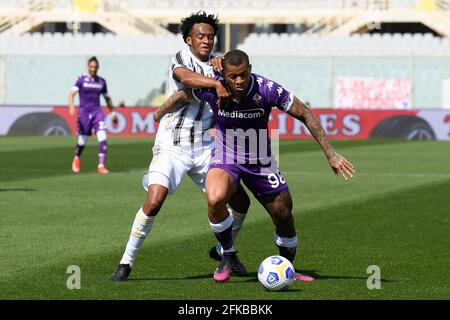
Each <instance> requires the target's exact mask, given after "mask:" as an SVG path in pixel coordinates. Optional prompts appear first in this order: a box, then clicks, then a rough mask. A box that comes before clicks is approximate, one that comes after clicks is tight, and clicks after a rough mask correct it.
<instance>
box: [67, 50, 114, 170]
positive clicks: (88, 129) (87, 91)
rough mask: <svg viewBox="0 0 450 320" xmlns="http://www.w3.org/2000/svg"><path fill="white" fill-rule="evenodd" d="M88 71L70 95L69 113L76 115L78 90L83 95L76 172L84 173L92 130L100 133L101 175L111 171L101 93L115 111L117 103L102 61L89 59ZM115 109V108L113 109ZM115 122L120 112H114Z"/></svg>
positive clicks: (79, 113) (73, 164)
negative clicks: (101, 68)
mask: <svg viewBox="0 0 450 320" xmlns="http://www.w3.org/2000/svg"><path fill="white" fill-rule="evenodd" d="M87 65H88V74H83V75H80V76H79V77H78V78H77V81H76V82H75V84H74V85H73V87H72V89H71V90H70V94H69V108H70V109H69V113H70V115H71V116H74V115H75V103H74V97H75V95H76V94H77V93H78V94H79V97H80V107H79V112H78V120H77V135H78V140H77V146H76V149H75V156H74V157H73V161H72V171H73V172H74V173H78V172H80V167H81V161H80V157H81V153H82V152H83V149H84V147H85V146H86V143H87V141H88V138H89V136H90V135H91V133H92V132H94V133H95V134H96V135H97V140H98V167H97V171H98V173H101V174H106V173H108V172H109V171H108V169H107V168H106V167H105V162H106V153H107V152H108V145H107V142H106V126H105V122H104V120H105V116H104V114H103V110H102V107H101V105H100V96H101V95H102V96H103V97H104V98H105V101H106V105H107V107H108V109H109V110H110V111H113V103H112V100H111V97H110V96H109V94H108V88H107V85H106V80H105V79H103V78H101V77H99V76H98V75H97V71H98V68H99V63H98V60H97V58H96V57H92V58H90V59H89V60H88V64H87ZM113 112H114V111H113ZM113 122H114V123H116V122H117V118H116V115H115V114H113Z"/></svg>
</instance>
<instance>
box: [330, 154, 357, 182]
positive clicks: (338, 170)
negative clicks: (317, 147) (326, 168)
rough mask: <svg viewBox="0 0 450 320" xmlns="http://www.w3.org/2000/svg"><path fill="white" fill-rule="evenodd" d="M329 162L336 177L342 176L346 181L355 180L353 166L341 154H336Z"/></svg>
mask: <svg viewBox="0 0 450 320" xmlns="http://www.w3.org/2000/svg"><path fill="white" fill-rule="evenodd" d="M328 162H329V163H330V166H331V169H333V171H334V174H335V175H336V177H339V176H341V177H342V178H343V179H345V180H347V179H350V178H353V174H354V173H355V169H354V168H353V165H352V164H351V163H350V162H349V161H348V160H347V159H345V158H344V157H343V156H341V155H340V154H339V153H337V152H334V153H333V154H332V155H331V156H330V157H329V158H328Z"/></svg>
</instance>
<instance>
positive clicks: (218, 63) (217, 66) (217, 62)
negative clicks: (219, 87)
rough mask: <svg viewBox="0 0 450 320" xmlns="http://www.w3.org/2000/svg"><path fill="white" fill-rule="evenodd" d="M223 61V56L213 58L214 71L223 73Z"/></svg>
mask: <svg viewBox="0 0 450 320" xmlns="http://www.w3.org/2000/svg"><path fill="white" fill-rule="evenodd" d="M222 61H223V56H217V57H215V58H212V59H211V65H212V66H213V70H214V72H217V73H222V70H223V68H222Z"/></svg>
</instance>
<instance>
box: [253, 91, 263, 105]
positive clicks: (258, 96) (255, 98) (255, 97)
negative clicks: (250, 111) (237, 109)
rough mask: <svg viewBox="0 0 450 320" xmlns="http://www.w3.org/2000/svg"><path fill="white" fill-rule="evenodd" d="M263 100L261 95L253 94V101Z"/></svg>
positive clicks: (258, 102) (257, 102)
mask: <svg viewBox="0 0 450 320" xmlns="http://www.w3.org/2000/svg"><path fill="white" fill-rule="evenodd" d="M261 100H262V98H261V96H260V95H259V94H257V93H255V95H254V96H253V101H255V103H256V104H260V103H261Z"/></svg>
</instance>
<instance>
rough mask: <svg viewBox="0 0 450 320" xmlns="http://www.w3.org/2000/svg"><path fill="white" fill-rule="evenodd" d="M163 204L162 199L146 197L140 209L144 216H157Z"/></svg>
mask: <svg viewBox="0 0 450 320" xmlns="http://www.w3.org/2000/svg"><path fill="white" fill-rule="evenodd" d="M163 203H164V197H162V196H161V197H160V196H151V197H147V199H146V200H145V203H144V206H143V207H142V208H143V211H144V213H145V214H146V215H148V216H155V215H156V214H158V212H159V210H160V209H161V207H162V205H163Z"/></svg>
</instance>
